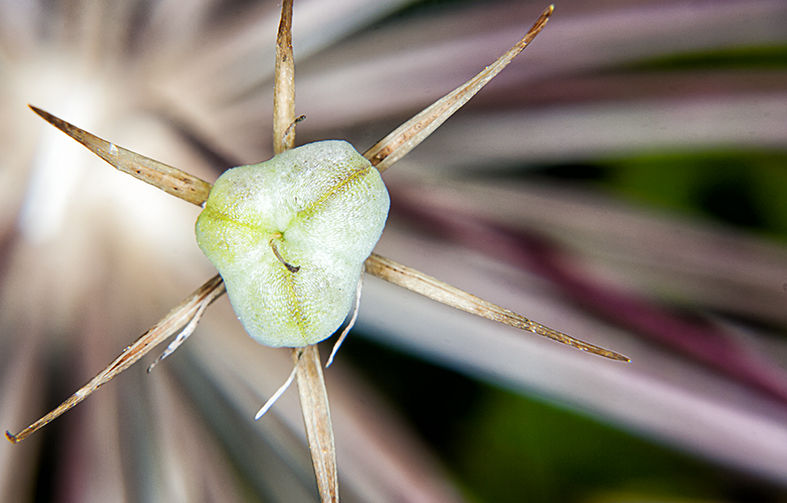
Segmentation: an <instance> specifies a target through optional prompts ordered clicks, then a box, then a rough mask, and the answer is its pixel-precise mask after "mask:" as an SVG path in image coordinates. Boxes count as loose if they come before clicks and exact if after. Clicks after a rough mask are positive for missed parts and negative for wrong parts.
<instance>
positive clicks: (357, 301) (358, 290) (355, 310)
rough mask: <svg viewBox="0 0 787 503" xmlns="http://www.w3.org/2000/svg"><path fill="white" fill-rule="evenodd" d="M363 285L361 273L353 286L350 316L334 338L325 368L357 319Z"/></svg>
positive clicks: (328, 365) (331, 361) (329, 364)
mask: <svg viewBox="0 0 787 503" xmlns="http://www.w3.org/2000/svg"><path fill="white" fill-rule="evenodd" d="M362 286H363V273H361V277H360V278H358V286H357V287H356V288H355V305H354V307H353V315H352V317H351V318H350V322H349V323H348V324H347V326H346V327H344V330H342V334H341V335H340V336H339V338H338V339H336V344H334V345H333V350H331V356H329V357H328V363H326V364H325V368H326V369H327V368H328V367H330V366H331V363H333V357H334V356H336V353H337V352H338V351H339V347H340V346H341V345H342V343H343V342H344V339H346V338H347V334H349V333H350V330H352V328H353V327H354V326H355V320H357V319H358V308H359V307H360V306H361V287H362Z"/></svg>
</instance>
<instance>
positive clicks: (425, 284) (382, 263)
mask: <svg viewBox="0 0 787 503" xmlns="http://www.w3.org/2000/svg"><path fill="white" fill-rule="evenodd" d="M364 265H365V267H366V272H367V273H369V274H371V275H373V276H377V277H378V278H381V279H384V280H385V281H388V282H389V283H393V284H395V285H398V286H401V287H403V288H407V289H408V290H410V291H413V292H415V293H418V294H421V295H423V296H424V297H428V298H430V299H432V300H436V301H438V302H440V303H442V304H445V305H447V306H451V307H454V308H456V309H461V310H462V311H466V312H468V313H471V314H475V315H477V316H482V317H484V318H487V319H489V320H492V321H497V322H499V323H503V324H505V325H509V326H512V327H515V328H518V329H520V330H526V331H528V332H532V333H534V334H537V335H540V336H543V337H546V338H548V339H552V340H553V341H557V342H560V343H562V344H566V345H568V346H571V347H573V348H577V349H579V350H582V351H587V352H588V353H593V354H594V355H599V356H603V357H604V358H609V359H611V360H619V361H624V362H628V361H631V360H630V359H629V358H628V357H626V356H623V355H621V354H619V353H615V352H614V351H609V350H608V349H604V348H600V347H598V346H595V345H593V344H589V343H587V342H583V341H580V340H579V339H575V338H573V337H571V336H569V335H566V334H564V333H562V332H558V331H557V330H553V329H551V328H549V327H546V326H544V325H542V324H540V323H536V322H535V321H532V320H530V319H528V318H525V317H524V316H522V315H519V314H517V313H515V312H513V311H509V310H508V309H505V308H503V307H500V306H498V305H496V304H492V303H491V302H487V301H485V300H484V299H481V298H478V297H476V296H475V295H472V294H469V293H467V292H465V291H464V290H460V289H459V288H456V287H453V286H451V285H449V284H448V283H444V282H442V281H440V280H438V279H436V278H433V277H431V276H428V275H426V274H424V273H422V272H418V271H416V270H415V269H413V268H411V267H407V266H406V265H402V264H399V263H397V262H394V261H393V260H390V259H387V258H385V257H381V256H380V255H377V254H376V253H372V255H371V256H370V257H369V258H368V259H366V263H365V264H364Z"/></svg>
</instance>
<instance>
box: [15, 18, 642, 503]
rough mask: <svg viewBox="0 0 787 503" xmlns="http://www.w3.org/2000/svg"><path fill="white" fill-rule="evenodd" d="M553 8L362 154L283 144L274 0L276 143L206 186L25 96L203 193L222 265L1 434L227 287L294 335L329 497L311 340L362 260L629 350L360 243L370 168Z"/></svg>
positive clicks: (543, 330) (175, 185)
mask: <svg viewBox="0 0 787 503" xmlns="http://www.w3.org/2000/svg"><path fill="white" fill-rule="evenodd" d="M551 13H552V7H550V8H549V9H547V10H546V11H545V12H544V13H543V14H542V16H541V18H540V19H539V20H538V21H537V22H536V24H535V25H534V26H533V28H532V29H531V30H530V31H529V32H528V33H527V35H526V36H525V37H524V38H523V39H522V40H521V41H520V42H519V43H518V44H517V45H515V46H514V47H513V48H512V49H511V50H509V51H508V52H507V53H506V54H505V55H503V56H502V57H501V58H499V59H498V60H497V61H496V62H495V63H494V64H492V65H490V66H489V67H487V68H486V69H485V70H484V71H482V72H481V73H480V74H478V75H477V76H476V77H474V78H473V79H471V80H470V81H468V82H467V83H466V84H464V85H463V86H460V87H459V88H457V89H456V90H455V91H453V92H452V93H449V94H448V95H447V96H445V97H444V98H442V99H441V100H438V101H437V102H436V103H435V104H433V105H432V106H430V107H428V108H427V109H425V110H424V111H423V112H421V113H420V114H417V115H416V116H415V117H413V118H412V119H411V120H410V121H408V122H407V123H405V124H403V125H402V126H401V127H399V128H398V129H396V130H395V131H393V132H392V133H391V134H390V135H388V136H387V137H386V138H384V139H383V140H381V141H380V142H379V143H377V144H376V145H375V146H373V147H372V148H371V149H369V150H368V151H367V152H366V153H365V154H364V155H363V156H361V155H360V154H359V153H357V152H356V151H355V150H354V149H353V148H352V147H351V146H349V144H347V143H344V142H336V141H326V142H319V143H311V144H307V145H305V146H302V147H298V148H295V149H292V147H293V145H294V128H295V125H296V124H297V122H299V121H300V120H301V119H300V118H296V117H295V115H294V89H293V86H292V82H293V78H294V77H293V74H294V70H293V56H292V48H291V25H292V20H291V18H292V3H291V2H284V4H283V7H282V19H281V22H280V28H279V37H278V38H277V58H276V63H277V65H276V86H275V92H274V121H275V126H274V146H275V148H274V150H275V151H277V152H278V154H277V156H276V157H274V158H273V159H271V160H269V161H266V162H264V163H261V164H259V165H254V166H245V167H240V168H235V169H233V170H230V171H228V172H226V173H225V175H222V177H220V178H219V180H218V181H217V183H216V185H215V186H213V187H211V185H210V184H208V183H207V182H204V181H202V180H200V179H198V178H195V177H193V176H191V175H188V174H186V173H185V172H182V171H180V170H178V169H176V168H172V167H170V166H167V165H164V164H162V163H160V162H158V161H155V160H152V159H149V158H147V157H144V156H142V155H139V154H136V153H134V152H131V151H129V150H127V149H124V148H122V147H119V146H117V145H115V144H113V143H110V142H107V141H105V140H102V139H100V138H98V137H96V136H94V135H92V134H90V133H87V132H86V131H83V130H81V129H79V128H77V127H76V126H73V125H71V124H69V123H67V122H65V121H63V120H61V119H59V118H57V117H55V116H53V115H51V114H49V113H47V112H44V111H43V110H40V109H37V108H35V107H31V108H33V110H34V111H35V112H36V113H38V114H39V115H40V116H42V117H43V118H44V119H45V120H47V121H48V122H50V123H51V124H53V125H54V126H56V127H57V128H58V129H60V130H62V131H63V132H65V133H66V134H68V135H69V136H71V137H72V138H74V139H76V140H77V141H79V142H80V143H82V144H83V145H84V146H85V147H87V148H88V149H90V150H91V151H93V152H94V153H96V154H97V155H99V156H100V157H101V158H103V159H104V160H105V161H107V162H108V163H110V164H112V165H113V166H115V167H116V168H117V169H119V170H121V171H124V172H127V173H129V174H131V175H132V176H135V177H137V178H139V179H141V180H143V181H146V182H148V183H151V184H152V185H154V186H156V187H158V188H160V189H162V190H164V191H165V192H167V193H169V194H172V195H175V196H177V197H180V198H182V199H184V200H185V201H188V202H191V203H193V204H197V205H200V206H203V205H204V210H203V213H202V214H201V215H200V217H199V219H198V221H197V241H198V243H199V245H200V247H201V248H202V250H203V252H205V254H206V255H207V256H208V258H209V259H210V260H211V261H212V262H213V263H214V265H216V267H217V268H218V269H219V272H220V273H221V277H218V276H217V277H214V278H212V279H211V280H209V281H208V282H207V283H205V284H204V285H203V286H202V287H201V288H200V289H198V290H197V291H195V292H194V293H193V294H192V295H191V296H189V297H188V298H187V299H185V300H184V301H183V303H181V304H180V305H179V306H177V307H176V308H174V309H173V310H172V311H171V312H170V313H169V314H168V315H167V316H165V317H164V318H163V319H162V320H161V321H160V322H159V323H158V324H156V325H155V326H154V327H153V328H151V329H150V330H149V331H148V332H146V333H145V334H143V336H142V337H141V338H140V339H139V340H138V341H137V342H135V343H134V344H132V345H131V346H129V347H128V348H127V349H126V351H124V353H123V354H122V355H120V356H119V357H118V358H117V359H116V360H115V361H114V362H113V363H112V364H110V365H109V366H108V367H107V368H106V369H104V371H102V372H101V373H99V374H98V375H97V376H96V377H95V378H94V379H93V380H91V382H90V383H88V384H87V385H86V386H84V387H83V388H81V389H80V390H78V391H77V392H76V393H75V394H74V395H73V396H72V397H70V398H69V399H68V400H66V401H65V402H64V403H63V404H61V406H60V407H58V408H57V409H55V410H53V411H52V412H50V413H49V414H47V415H46V416H44V417H43V418H41V419H40V420H38V421H37V422H35V423H33V424H32V425H30V426H29V427H28V428H26V429H25V430H23V431H22V432H20V433H18V434H16V435H12V434H10V433H8V432H7V433H6V436H7V437H8V439H9V440H11V441H12V442H14V443H16V442H19V441H21V440H23V439H24V438H26V437H27V436H28V435H30V434H31V433H33V432H34V431H36V430H37V429H39V428H40V427H42V426H44V425H46V424H47V423H48V422H50V421H51V420H53V419H54V418H55V417H57V416H59V415H60V414H62V413H63V412H65V411H66V410H68V409H70V408H71V407H73V406H74V405H76V404H77V403H79V402H80V401H82V400H83V399H84V398H86V397H87V396H88V395H89V394H91V393H92V392H93V391H95V390H96V389H97V388H98V387H100V386H101V385H103V384H105V383H106V382H108V381H109V380H110V379H112V378H113V377H114V376H115V375H117V374H118V373H120V372H122V371H123V370H125V369H126V368H128V367H129V366H130V365H132V364H133V363H134V362H136V361H137V360H139V358H141V357H142V356H143V355H145V354H146V353H147V352H148V351H150V350H151V349H153V348H154V347H155V346H156V345H157V344H159V343H160V342H163V341H164V340H166V339H167V338H169V337H170V336H171V335H173V334H175V333H176V332H178V331H180V333H179V334H178V335H177V337H176V338H175V340H174V341H173V342H172V343H171V344H170V345H169V346H168V348H167V350H166V351H165V352H164V354H163V355H162V356H161V357H160V359H161V358H163V357H165V356H167V355H169V354H170V353H171V352H172V351H174V349H176V348H177V347H178V346H179V345H180V344H181V343H182V342H183V341H184V340H185V339H186V338H187V337H188V336H189V335H190V334H191V333H192V332H193V331H194V329H195V328H196V324H197V322H198V321H199V319H200V317H201V316H202V314H203V313H204V311H205V309H206V308H207V306H208V305H209V304H210V303H212V302H213V301H214V300H215V299H216V298H217V297H219V296H221V295H222V294H223V293H224V292H225V291H228V293H229V296H230V301H231V302H232V304H233V307H234V308H235V311H236V313H237V314H238V316H239V318H240V320H241V322H242V323H243V325H244V326H245V327H246V329H247V331H248V332H249V334H250V335H251V336H252V337H253V338H255V339H256V340H257V341H258V342H261V343H263V344H265V345H268V346H274V347H280V346H286V347H292V348H294V349H293V356H294V360H295V370H294V374H293V375H295V373H297V376H298V386H299V391H300V394H301V400H302V406H303V412H304V419H305V422H306V426H307V433H308V434H309V441H310V445H311V447H312V455H313V459H314V466H315V472H316V474H317V478H318V486H319V488H320V493H321V496H322V498H323V500H324V501H334V500H337V499H338V485H337V477H336V466H335V455H334V452H333V451H334V449H333V440H332V433H331V427H330V414H329V412H328V407H327V395H326V393H325V386H324V383H323V382H322V374H321V371H320V365H321V364H320V359H319V353H318V352H317V350H316V347H315V346H312V344H315V343H316V342H319V341H321V340H323V339H325V338H326V337H328V336H330V335H331V334H332V333H333V332H334V331H335V330H336V329H337V328H338V327H339V325H340V324H341V322H342V320H343V319H344V318H345V317H346V316H347V314H348V312H349V311H350V310H351V305H352V303H353V299H354V298H356V300H357V296H358V295H360V292H359V291H356V284H358V287H357V288H358V290H359V289H360V283H359V280H360V277H361V274H362V269H365V270H366V272H367V273H369V274H372V275H375V276H377V277H380V278H382V279H385V280H386V281H389V282H391V283H394V284H397V285H399V286H403V287H405V288H407V289H409V290H412V291H415V292H417V293H420V294H422V295H425V296H427V297H429V298H431V299H434V300H438V301H440V302H442V303H444V304H447V305H450V306H452V307H455V308H458V309H462V310H465V311H467V312H470V313H473V314H476V315H479V316H483V317H486V318H488V319H491V320H494V321H498V322H501V323H504V324H507V325H510V326H513V327H516V328H519V329H522V330H526V331H529V332H532V333H535V334H538V335H541V336H544V337H547V338H550V339H553V340H556V341H558V342H561V343H563V344H567V345H570V346H573V347H575V348H578V349H581V350H583V351H588V352H591V353H594V354H597V355H600V356H603V357H606V358H610V359H614V360H621V361H628V358H626V357H624V356H622V355H620V354H618V353H614V352H612V351H608V350H605V349H603V348H599V347H597V346H594V345H592V344H588V343H585V342H582V341H579V340H577V339H574V338H572V337H570V336H568V335H565V334H563V333H560V332H557V331H555V330H552V329H550V328H547V327H545V326H543V325H540V324H538V323H536V322H533V321H531V320H529V319H527V318H524V317H522V316H520V315H518V314H516V313H513V312H511V311H509V310H506V309H504V308H502V307H499V306H496V305H494V304H492V303H489V302H486V301H483V300H481V299H479V298H477V297H475V296H473V295H470V294H467V293H466V292H463V291H461V290H459V289H456V288H454V287H451V286H450V285H447V284H445V283H443V282H440V281H439V280H437V279H435V278H432V277H430V276H427V275H425V274H423V273H419V272H418V271H415V270H413V269H411V268H408V267H406V266H403V265H401V264H397V263H396V262H394V261H392V260H390V259H386V258H384V257H381V256H379V255H376V254H371V255H370V253H371V250H372V249H373V248H374V245H375V244H376V242H377V240H378V239H379V236H380V233H381V232H382V228H383V226H384V223H385V217H386V215H387V211H388V195H387V192H386V190H385V186H384V184H383V183H382V180H381V178H380V176H379V172H382V171H384V170H385V169H387V168H388V167H390V166H391V165H392V164H393V163H394V162H396V161H397V160H398V159H400V158H401V157H402V156H404V155H405V154H407V153H408V152H409V151H410V150H412V149H413V148H414V147H415V146H417V145H418V144H419V143H420V142H421V141H423V139H425V138H426V137H427V136H428V135H429V134H431V132H433V131H434V130H435V129H436V128H437V127H439V125H440V124H442V122H443V121H445V120H446V119H447V118H448V117H449V116H450V115H452V114H453V113H454V112H455V111H456V110H458V109H459V108H460V107H461V106H462V105H464V104H465V103H466V102H467V101H468V100H469V99H470V98H471V97H472V96H473V95H474V94H475V93H476V92H478V90H480V89H481V88H482V87H483V86H484V85H485V84H486V83H488V82H489V81H490V80H491V79H492V78H494V76H495V75H497V73H498V72H499V71H500V70H502V69H503V68H504V67H505V66H506V65H507V64H508V63H509V62H510V61H511V60H512V59H513V58H514V57H515V56H516V55H517V54H518V53H519V52H521V51H522V50H523V49H524V48H525V46H527V44H528V43H529V42H530V41H531V40H532V39H533V38H534V37H535V36H536V35H537V34H538V32H539V31H540V30H541V29H542V28H543V26H544V25H545V23H546V21H547V19H548V17H549V15H550V14H551ZM291 149H292V150H291ZM367 159H368V160H367ZM299 198H300V199H299ZM225 283H226V287H225ZM225 288H226V290H225ZM348 329H349V327H348ZM344 335H346V330H345V332H344V333H343V334H342V337H343V336H344ZM340 342H341V337H340V341H339V343H340ZM337 344H338V343H337ZM158 361H159V360H156V362H158ZM154 364H155V362H154ZM151 368H152V366H151ZM263 410H265V407H264V408H263ZM261 412H262V411H261Z"/></svg>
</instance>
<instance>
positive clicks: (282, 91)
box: [273, 0, 339, 503]
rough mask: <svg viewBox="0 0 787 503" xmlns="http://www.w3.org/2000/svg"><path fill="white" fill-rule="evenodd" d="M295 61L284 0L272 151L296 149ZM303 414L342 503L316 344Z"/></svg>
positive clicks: (328, 497)
mask: <svg viewBox="0 0 787 503" xmlns="http://www.w3.org/2000/svg"><path fill="white" fill-rule="evenodd" d="M296 123H297V120H296V118H295V60H294V59H293V54H292V0H284V1H283V2H282V6H281V20H280V21H279V31H278V34H277V36H276V66H275V68H274V88H273V151H274V153H275V154H280V153H282V152H285V151H287V150H289V149H291V148H293V147H294V146H295V124H296ZM292 356H293V361H294V362H295V366H296V367H295V372H296V378H297V382H298V395H299V396H300V400H301V412H302V413H303V422H304V424H305V426H306V438H307V440H308V442H309V450H310V451H311V457H312V464H313V466H314V474H315V477H316V478H317V488H318V491H319V493H320V500H321V501H322V502H323V503H328V502H338V501H339V475H338V469H337V465H336V447H335V444H334V439H333V424H332V422H331V409H330V405H329V402H328V390H327V389H326V387H325V377H324V376H323V373H322V363H321V362H320V351H319V349H318V348H317V346H316V345H314V346H306V347H305V348H294V349H293V350H292Z"/></svg>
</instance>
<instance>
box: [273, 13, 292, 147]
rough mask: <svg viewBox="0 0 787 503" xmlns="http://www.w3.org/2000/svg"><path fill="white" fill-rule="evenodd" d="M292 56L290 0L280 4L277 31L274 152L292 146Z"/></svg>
mask: <svg viewBox="0 0 787 503" xmlns="http://www.w3.org/2000/svg"><path fill="white" fill-rule="evenodd" d="M294 122H295V60H294V59H293V54H292V0H284V2H282V6H281V20H280V21H279V32H278V33H277V35H276V66H275V68H274V82H273V153H274V154H281V153H282V152H284V151H285V150H289V149H291V148H293V147H294V146H295V131H293V128H292V127H291V126H292V125H293V124H294Z"/></svg>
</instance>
